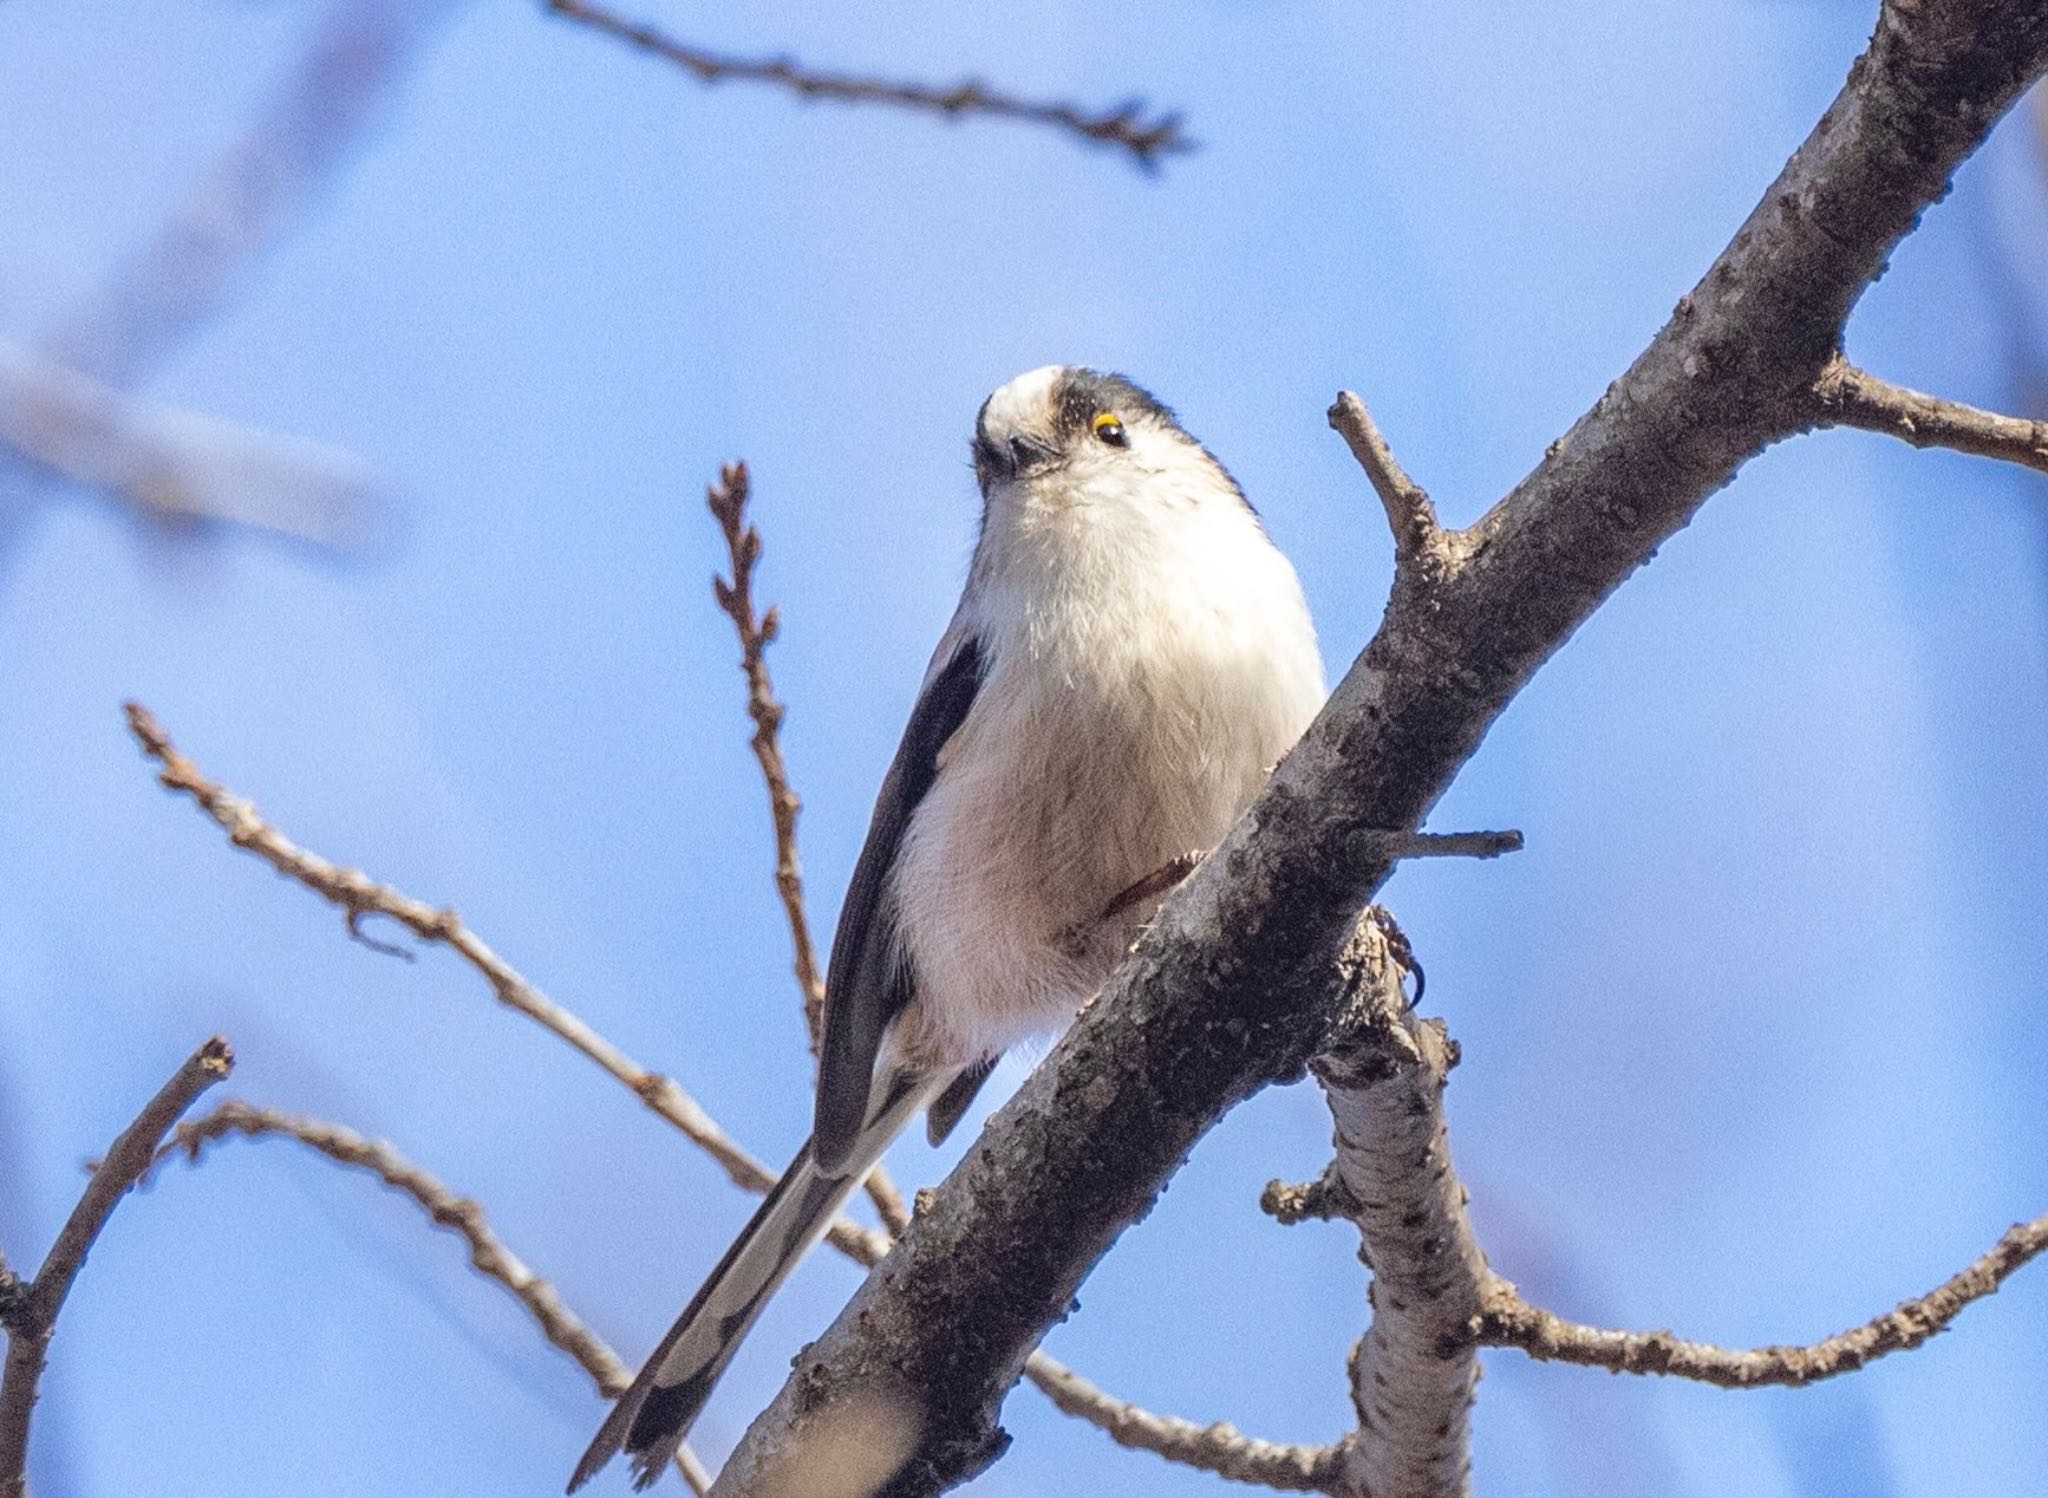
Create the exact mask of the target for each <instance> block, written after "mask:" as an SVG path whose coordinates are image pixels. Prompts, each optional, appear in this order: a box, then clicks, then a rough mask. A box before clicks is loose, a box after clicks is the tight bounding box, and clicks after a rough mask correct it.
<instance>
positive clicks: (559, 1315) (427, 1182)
mask: <svg viewBox="0 0 2048 1498" xmlns="http://www.w3.org/2000/svg"><path fill="white" fill-rule="evenodd" d="M236 1136H239V1137H241V1138H245V1139H262V1138H265V1137H271V1138H285V1139H295V1140H297V1141H298V1142H299V1143H300V1144H303V1145H305V1146H306V1147H307V1148H308V1149H310V1150H312V1151H314V1152H315V1153H316V1154H319V1155H322V1156H324V1157H325V1158H327V1159H329V1160H332V1161H334V1162H335V1163H336V1164H337V1165H343V1166H347V1167H349V1168H351V1169H354V1170H362V1171H367V1172H369V1173H370V1174H371V1175H374V1176H375V1177H376V1178H377V1179H378V1180H380V1181H382V1182H383V1183H384V1184H385V1185H386V1186H389V1187H390V1188H391V1189H392V1190H394V1191H397V1192H399V1193H401V1194H402V1195H404V1196H407V1197H409V1198H410V1199H411V1200H412V1201H413V1202H414V1203H415V1204H416V1205H417V1206H418V1207H419V1208H420V1210H421V1211H423V1212H425V1213H426V1214H427V1216H428V1217H430V1218H431V1219H433V1222H434V1225H435V1226H436V1227H441V1228H446V1229H447V1230H448V1231H450V1232H452V1233H455V1234H457V1235H458V1236H460V1237H461V1239H462V1240H463V1242H465V1243H466V1244H468V1245H469V1262H470V1264H471V1265H472V1266H473V1267H474V1268H475V1270H476V1271H477V1273H479V1274H481V1275H483V1276H484V1277H485V1278H486V1279H491V1280H495V1281H497V1282H498V1283H499V1284H500V1285H502V1286H504V1287H505V1289H506V1291H507V1292H508V1293H509V1294H510V1295H511V1296H512V1298H513V1299H514V1300H516V1301H518V1302H519V1304H520V1305H521V1306H523V1307H525V1308H526V1312H527V1314H528V1315H530V1316H531V1317H532V1318H533V1320H534V1323H535V1324H536V1325H537V1326H539V1328H540V1331H541V1335H542V1336H544V1337H546V1338H547V1340H548V1341H549V1342H551V1343H553V1344H554V1345H555V1346H556V1347H558V1348H560V1349H561V1350H562V1351H563V1352H566V1353H567V1354H568V1355H569V1356H570V1357H572V1358H574V1359H575V1360H576V1362H577V1364H578V1365H579V1366H581V1367H582V1369H583V1371H584V1372H586V1373H588V1374H589V1375H590V1377H591V1381H592V1382H594V1383H595V1384H596V1385H597V1389H598V1392H599V1393H600V1394H603V1395H604V1396H605V1397H606V1398H608V1399H616V1398H617V1397H618V1396H619V1395H620V1394H623V1393H624V1392H625V1391H626V1388H627V1387H628V1385H630V1384H631V1383H632V1382H633V1371H632V1370H631V1369H630V1368H628V1367H627V1366H626V1365H625V1364H624V1363H622V1362H620V1361H619V1357H618V1354H617V1353H615V1352H613V1351H612V1350H611V1348H610V1347H609V1346H608V1345H606V1343H605V1340H604V1339H603V1338H602V1337H600V1336H598V1334H597V1333H596V1332H594V1331H592V1330H591V1329H590V1328H589V1327H587V1326H585V1325H584V1324H583V1322H582V1320H581V1319H580V1318H579V1317H578V1316H577V1315H576V1313H575V1312H574V1311H572V1310H570V1309H569V1307H568V1306H567V1304H565V1303H564V1302H563V1300H562V1297H561V1295H560V1294H559V1293H558V1292H557V1291H556V1289H555V1287H554V1286H553V1285H551V1284H549V1283H548V1282H547V1281H546V1280H544V1279H542V1278H541V1277H540V1276H539V1275H537V1274H535V1273H534V1272H533V1270H532V1269H530V1268H528V1267H527V1264H526V1262H525V1260H523V1259H521V1258H520V1257H519V1255H517V1254H516V1253H514V1252H513V1251H512V1250H511V1249H510V1248H508V1247H506V1246H505V1243H504V1241H503V1240H502V1239H500V1238H499V1237H498V1235H497V1234H496V1233H495V1232H494V1231H493V1230H492V1228H491V1224H490V1220H489V1219H488V1218H487V1217H485V1216H484V1210H483V1208H482V1207H481V1206H479V1205H478V1204H477V1203H476V1202H475V1201H473V1200H471V1199H470V1198H469V1197H466V1196H458V1195H456V1194H455V1193H454V1192H453V1191H451V1190H449V1189H448V1187H447V1186H445V1185H443V1184H442V1183H441V1181H440V1180H438V1179H437V1178H436V1177H434V1176H433V1175H431V1174H429V1173H428V1172H427V1171H425V1170H422V1169H421V1168H420V1167H419V1166H417V1165H415V1164H413V1163H412V1162H411V1161H410V1160H408V1159H406V1158H405V1156H403V1155H401V1154H400V1153H399V1152H398V1151H397V1150H396V1149H394V1148H393V1147H392V1146H391V1145H390V1144H389V1143H387V1142H386V1141H384V1140H381V1139H369V1138H366V1137H364V1136H363V1135H361V1134H358V1133H357V1132H356V1131H355V1130H353V1129H349V1128H344V1127H343V1126H341V1125H340V1124H334V1123H328V1122H326V1121H325V1120H322V1119H317V1118H303V1117H300V1116H298V1115H296V1114H291V1113H284V1112H280V1111H279V1110H277V1109H275V1108H258V1107H256V1106H254V1105H253V1104H250V1103H245V1102H243V1101H241V1100H240V1099H238V1098H235V1099H230V1100H229V1101H227V1102H225V1103H222V1104H221V1105H220V1106H219V1107H217V1108H215V1109H214V1110H213V1111H212V1112H210V1113H207V1114H205V1115H204V1116H203V1117H200V1118H195V1119H193V1120H192V1121H191V1122H190V1123H183V1124H180V1125H178V1127H177V1129H176V1130H175V1131H174V1132H173V1133H172V1135H171V1137H170V1139H169V1140H168V1141H167V1142H166V1143H165V1144H164V1145H163V1147H162V1148H160V1149H159V1150H157V1151H156V1154H155V1158H154V1160H153V1161H152V1162H151V1164H150V1167H149V1173H150V1174H154V1172H155V1171H156V1169H157V1168H158V1167H160V1166H161V1165H163V1164H164V1162H166V1161H167V1160H169V1159H171V1158H172V1157H173V1156H175V1155H181V1154H182V1155H183V1156H185V1158H186V1159H187V1160H189V1161H191V1162H192V1163H193V1164H195V1165H196V1164H198V1163H199V1161H200V1160H201V1159H203V1158H204V1157H205V1152H206V1148H207V1146H208V1145H210V1144H214V1143H217V1142H219V1141H220V1140H223V1139H228V1138H233V1137H236ZM676 1465H677V1466H679V1467H680V1468H682V1471H683V1477H684V1480H685V1481H686V1482H688V1483H689V1484H690V1487H691V1488H692V1489H693V1490H694V1491H696V1492H697V1493H700V1494H701V1493H705V1492H708V1491H709V1490H710V1487H711V1476H710V1474H709V1473H708V1472H706V1471H705V1470H704V1466H703V1463H702V1462H700V1461H698V1460H697V1457H696V1455H695V1453H693V1452H692V1451H691V1450H690V1448H689V1447H688V1446H684V1447H683V1448H682V1450H681V1451H679V1452H678V1453H677V1455H676Z"/></svg>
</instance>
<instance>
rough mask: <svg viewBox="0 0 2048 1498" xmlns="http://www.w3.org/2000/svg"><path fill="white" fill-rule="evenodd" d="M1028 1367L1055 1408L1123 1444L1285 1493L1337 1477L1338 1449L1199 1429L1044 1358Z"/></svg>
mask: <svg viewBox="0 0 2048 1498" xmlns="http://www.w3.org/2000/svg"><path fill="white" fill-rule="evenodd" d="M1027 1367H1028V1368H1029V1369H1031V1370H1032V1376H1031V1381H1032V1382H1033V1383H1035V1384H1037V1385H1038V1387H1039V1388H1041V1389H1043V1390H1044V1391H1045V1393H1046V1395H1047V1397H1048V1398H1050V1399H1051V1400H1052V1402H1053V1403H1054V1404H1055V1405H1057V1406H1058V1407H1059V1408H1060V1409H1061V1410H1063V1411H1065V1412H1066V1413H1067V1414H1069V1415H1078V1416H1080V1417H1081V1418H1082V1419H1084V1420H1088V1421H1090V1422H1092V1423H1094V1424H1096V1425H1099V1426H1101V1427H1102V1429H1103V1430H1104V1431H1106V1432H1107V1433H1108V1434H1109V1438H1110V1439H1111V1440H1112V1441H1115V1442H1116V1443H1117V1445H1119V1446H1127V1447H1130V1448H1131V1449H1133V1450H1136V1451H1150V1452H1152V1453H1153V1454H1155V1455H1157V1456H1163V1457H1165V1458H1166V1459H1167V1460H1168V1461H1170V1462H1178V1463H1179V1464H1180V1465H1182V1466H1184V1467H1196V1468H1199V1469H1200V1470H1202V1471H1204V1472H1213V1473H1215V1474H1216V1475H1217V1476H1218V1477H1226V1478H1229V1479H1230V1480H1231V1481H1232V1482H1247V1483H1253V1484H1256V1485H1257V1486H1259V1487H1266V1488H1274V1489H1277V1490H1278V1491H1280V1492H1283V1493H1320V1492H1326V1491H1328V1490H1329V1487H1330V1484H1331V1482H1332V1480H1333V1479H1334V1477H1335V1475H1336V1471H1337V1463H1338V1458H1339V1448H1338V1447H1335V1446H1283V1445H1279V1444H1277V1443H1275V1442H1272V1441H1261V1440H1257V1439H1255V1438H1253V1437H1251V1436H1247V1435H1244V1434H1242V1433H1241V1432H1239V1431H1238V1430H1237V1429H1236V1427H1234V1426H1232V1425H1229V1424H1226V1423H1224V1422H1222V1421H1218V1422H1217V1423H1216V1424H1214V1425H1196V1424H1194V1423H1193V1422H1192V1421H1189V1420H1181V1419H1178V1418H1176V1417H1174V1416H1172V1415H1155V1414H1153V1413H1152V1412H1151V1411H1150V1410H1146V1409H1140V1408H1139V1407H1138V1406H1137V1405H1134V1404H1127V1403H1125V1402H1124V1401H1123V1400H1121V1399H1118V1398H1117V1397H1116V1396H1115V1395H1113V1394H1111V1393H1109V1392H1108V1391H1106V1390H1103V1389H1098V1388H1097V1387H1096V1386H1095V1385H1094V1384H1092V1383H1090V1382H1089V1381H1088V1380H1087V1379H1085V1378H1083V1377H1082V1376H1081V1375H1080V1374H1078V1373H1075V1372H1073V1371H1072V1370H1071V1369H1068V1368H1064V1367H1062V1366H1061V1365H1060V1364H1058V1363H1056V1362H1054V1361H1053V1360H1052V1359H1050V1358H1046V1357H1043V1356H1042V1355H1034V1356H1033V1358H1032V1361H1031V1363H1030V1364H1028V1365H1027Z"/></svg>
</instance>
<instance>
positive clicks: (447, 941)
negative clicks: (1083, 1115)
mask: <svg viewBox="0 0 2048 1498" xmlns="http://www.w3.org/2000/svg"><path fill="white" fill-rule="evenodd" d="M126 711H127V714H128V727H129V729H130V731H131V732H132V733H134V735H135V738H136V741H137V742H138V743H140V744H141V746H142V750H143V753H145V754H146V755H148V756H149V757H150V758H151V759H153V760H155V761H156V762H157V763H158V764H159V765H161V766H162V770H161V772H160V773H159V774H158V776H157V780H158V782H159V783H160V784H161V785H163V787H164V788H165V789H166V790H172V791H178V792H180V793H182V794H184V795H187V796H190V797H191V798H192V799H193V800H194V801H196V802H198V803H199V806H200V808H201V809H202V810H203V811H205V813H206V814H207V815H208V816H209V817H211V818H213V820H214V822H215V823H216V824H217V825H219V826H220V828H221V829H222V830H223V831H225V832H226V833H227V835H228V840H229V841H230V842H232V843H233V844H234V845H235V846H236V847H237V848H240V849H241V850H242V851H243V852H245V853H252V854H254V855H255V856H256V857H258V858H260V859H262V860H263V861H264V862H265V863H267V864H269V865H270V866H271V867H272V868H273V869H276V870H277V872H278V873H280V874H283V875H285V876H286V877H288V878H291V879H295V880H297V881H298V882H299V883H300V884H303V885H305V886H306V888H308V889H310V890H312V891H313V892H314V893H315V894H317V895H320V896H322V897H323V898H325V899H327V900H329V901H331V902H332V903H334V904H336V905H338V906H340V907H341V909H342V911H343V913H344V914H345V916H346V917H347V920H348V929H349V932H350V934H352V935H355V936H358V937H360V936H361V929H360V928H361V922H362V919H363V917H365V916H369V915H380V916H383V917H385V918H386V919H388V920H393V921H397V922H398V923H399V924H400V925H402V926H404V927H405V928H406V929H407V930H408V931H410V932H412V933H413V935H415V936H417V937H418V938H419V939H420V940H421V941H424V942H432V943H438V944H440V945H443V946H448V947H452V948H454V950H455V951H456V952H458V953H459V954H461V956H462V957H463V958H464V959H465V960H466V961H467V962H468V963H469V965H470V966H471V967H473V968H475V969H476V970H477V971H478V972H479V973H481V974H483V976H484V978H485V980H486V981H487V982H488V983H489V984H490V985H491V990H492V992H493V993H495V994H496V995H497V998H498V1002H499V1003H501V1004H503V1005H505V1006H506V1007H507V1008H509V1009H514V1010H517V1011H518V1012H519V1013H521V1014H523V1015H525V1016H526V1017H527V1018H528V1019H530V1020H532V1021H533V1022H534V1023H535V1024H537V1025H539V1026H541V1027H542V1028H543V1029H545V1030H548V1031H551V1032H552V1033H553V1034H555V1035H557V1036H559V1037H560V1038H561V1039H563V1040H565V1041H567V1042H568V1043H569V1045H570V1046H572V1047H573V1048H574V1049H575V1050H577V1051H579V1052H581V1053H582V1054H583V1055H584V1056H585V1057H587V1058H588V1059H589V1060H591V1061H593V1062H595V1063H596V1064H597V1065H598V1066H599V1067H600V1068H601V1069H602V1070H603V1071H604V1072H605V1073H606V1074H607V1075H609V1076H610V1077H612V1078H613V1079H614V1080H616V1081H618V1082H620V1083H622V1084H623V1085H625V1086H626V1087H627V1088H629V1089H630V1090H631V1091H632V1092H633V1095H634V1096H636V1097H638V1098H639V1099H640V1101H641V1102H642V1103H644V1104H645V1105H646V1106H647V1108H648V1109H649V1110H650V1111H651V1112H653V1113H654V1114H655V1115H656V1116H657V1117H659V1118H661V1119H663V1120H665V1121H666V1122H668V1123H670V1124H672V1125H674V1126H675V1127H676V1128H677V1129H679V1130H680V1131H681V1132H682V1134H683V1135H684V1137H685V1138H687V1139H688V1140H689V1141H690V1142H691V1143H692V1144H694V1145H696V1146H697V1147H698V1148H699V1149H701V1150H703V1151H704V1152H705V1153H706V1154H708V1155H710V1156H711V1158H712V1159H714V1160H716V1161H717V1162H718V1163H719V1165H720V1166H722V1167H723V1168H724V1170H725V1173H726V1175H728V1176H729V1177H731V1179H732V1182H733V1184H734V1185H736V1186H738V1187H740V1188H741V1189H742V1190H746V1191H751V1192H754V1193H755V1194H756V1195H759V1194H760V1193H762V1192H764V1191H766V1190H767V1189H768V1188H769V1187H770V1186H773V1185H774V1184H775V1180H776V1173H775V1172H774V1171H772V1170H770V1169H769V1168H768V1167H767V1166H765V1165H763V1164H762V1163H761V1162H760V1161H759V1160H757V1159H755V1158H754V1157H753V1156H752V1155H750V1154H748V1153H747V1151H746V1150H745V1149H744V1148H742V1147H741V1146H740V1144H739V1143H738V1142H737V1141H736V1140H734V1139H733V1138H732V1136H731V1135H729V1134H727V1133H726V1132H725V1130H724V1129H722V1128H720V1127H719V1125H718V1121H717V1120H716V1119H714V1118H713V1117H712V1116H711V1115H710V1114H709V1113H707V1112H705V1111H704V1109H703V1108H702V1107H701V1106H699V1105H698V1103H697V1101H696V1099H694V1098H692V1097H691V1096H690V1095H689V1094H688V1093H687V1092H685V1091H683V1089H682V1088H681V1087H680V1086H678V1085H677V1083H676V1082H675V1080H674V1079H673V1078H671V1077H666V1076H663V1075H661V1074H660V1073H658V1072H653V1071H649V1070H648V1069H647V1068H646V1067H644V1066H642V1065H640V1063H639V1062H637V1061H635V1060H633V1059H632V1058H631V1057H630V1056H628V1055H626V1053H625V1052H623V1051H621V1050H620V1049H619V1048H618V1047H617V1046H615V1045H613V1044H612V1043H611V1042H610V1041H609V1040H607V1039H605V1037H604V1036H602V1035H600V1034H599V1033H598V1032H597V1031H596V1030H594V1029H592V1028H591V1027H590V1026H589V1025H588V1024H586V1023H585V1022H584V1021H583V1020H582V1019H581V1018H579V1017H578V1016H577V1015H576V1014H574V1013H573V1012H571V1011H570V1010H568V1009H565V1008H563V1007H562V1006H561V1005H559V1004H557V1003H556V1002H555V1001H554V1000H552V999H550V998H549V997H548V996H547V995H546V994H545V993H543V992H541V990H540V989H538V988H536V987H535V986H534V985H533V984H531V983H529V982H528V981H527V980H526V979H525V978H524V977H523V976H522V975H521V974H520V973H519V971H518V970H517V969H516V968H514V967H513V966H512V965H511V964H510V963H508V962H506V961H505V959H504V958H502V957H500V956H499V955H498V954H497V953H496V952H494V951H492V950H491V948H490V947H488V946H486V945H485V944H484V941H483V938H481V937H479V936H478V935H477V934H476V933H475V932H473V931H471V930H470V929H469V928H468V927H467V926H465V925H463V923H462V919H461V917H459V916H458V915H456V914H455V912H454V911H452V910H436V909H434V908H433V907H432V906H431V905H428V904H426V903H425V902H423V901H420V900H415V899H413V898H412V897H411V896H410V895H407V894H404V893H402V892H401V891H399V890H396V889H392V888H391V887H389V886H388V885H382V884H378V883H376V882H375V881H374V880H372V879H371V878H370V877H369V876H368V875H367V874H365V873H363V872H362V871H361V870H359V869H345V868H341V867H339V866H338V865H336V864H333V863H330V862H328V861H327V860H326V859H324V858H322V857H321V856H320V855H319V854H317V853H314V852H311V851H309V850H307V849H305V848H301V847H299V846H298V845H297V844H295V843H293V842H292V841H291V840H290V839H289V838H287V837H286V836H285V835H284V834H283V833H281V832H279V831H278V830H277V829H276V828H275V827H272V826H271V825H270V824H269V823H268V822H266V821H264V820H263V818H262V816H261V815H260V814H259V813H258V812H257V810H256V808H255V806H254V805H252V804H251V803H250V802H248V801H246V800H244V799H243V798H242V797H240V796H237V795H236V794H235V793H234V792H233V791H231V790H229V789H228V788H227V787H226V786H223V785H220V784H217V783H216V782H214V781H211V780H209V779H207V778H206V776H205V775H204V774H203V773H202V772H201V771H200V769H199V766H197V765H196V764H194V763H193V762H192V761H191V760H190V759H188V758H187V757H186V756H185V755H184V754H182V753H180V752H179V750H178V748H177V746H176V745H175V744H173V743H172V742H171V740H170V737H169V735H167V734H166V733H165V732H164V730H163V728H162V727H161V726H160V725H159V724H158V723H157V721H156V718H155V717H154V716H153V715H152V714H151V713H150V711H149V709H148V708H146V707H144V706H142V704H140V703H138V702H131V703H128V704H127V708H126ZM387 950H389V949H387ZM830 1237H831V1239H832V1242H833V1243H834V1245H835V1246H837V1247H838V1248H839V1249H840V1250H841V1251H843V1252H845V1253H847V1254H849V1255H851V1256H853V1257H854V1258H856V1259H859V1260H861V1261H862V1262H865V1263H873V1262H874V1261H875V1260H876V1259H879V1258H880V1257H881V1256H882V1255H883V1254H884V1253H886V1252H887V1251H888V1239H887V1238H886V1237H881V1236H877V1235H871V1234H870V1233H869V1232H868V1231H867V1229H865V1228H862V1227H860V1226H859V1225H858V1224H856V1223H853V1222H850V1221H848V1220H847V1219H845V1218H839V1219H836V1220H835V1221H834V1222H833V1224H832V1228H831V1231H830Z"/></svg>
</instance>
